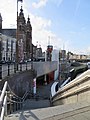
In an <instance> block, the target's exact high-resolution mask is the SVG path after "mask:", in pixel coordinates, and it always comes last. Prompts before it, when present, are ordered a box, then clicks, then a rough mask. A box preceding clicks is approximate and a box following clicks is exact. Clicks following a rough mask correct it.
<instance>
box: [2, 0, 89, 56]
mask: <svg viewBox="0 0 90 120" xmlns="http://www.w3.org/2000/svg"><path fill="white" fill-rule="evenodd" d="M0 3H1V4H0V13H1V15H2V18H3V28H16V16H17V15H16V13H17V0H0ZM18 5H19V8H18V11H19V12H20V8H21V5H22V6H23V10H24V16H25V18H26V19H27V18H28V15H29V17H30V21H31V25H32V42H33V44H34V45H38V47H39V46H41V47H42V49H43V51H45V50H46V49H47V45H48V44H51V45H53V47H54V49H58V50H60V49H66V50H67V51H71V52H73V53H76V54H90V0H23V3H21V2H18Z"/></svg>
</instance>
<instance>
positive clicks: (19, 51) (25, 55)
mask: <svg viewBox="0 0 90 120" xmlns="http://www.w3.org/2000/svg"><path fill="white" fill-rule="evenodd" d="M0 33H1V35H0V37H1V43H2V44H1V45H3V46H4V48H5V47H6V46H7V45H8V47H7V49H6V48H5V51H4V52H3V51H2V50H1V52H2V53H3V54H2V55H3V56H2V58H4V56H5V60H6V59H7V56H8V55H9V54H11V56H10V55H9V56H10V57H9V59H10V60H12V59H13V55H12V54H13V52H12V50H13V49H14V50H15V53H14V54H15V55H16V56H15V57H16V58H17V59H16V60H18V62H20V61H21V60H28V59H30V58H31V57H32V54H33V49H32V46H33V44H32V26H31V23H30V18H29V16H28V20H27V22H26V20H25V17H24V13H23V9H22V7H21V9H20V13H19V16H18V19H17V29H2V16H1V14H0ZM16 39H17V40H16ZM3 46H2V48H3ZM10 46H12V47H13V48H12V47H11V48H10ZM8 49H9V50H8ZM7 51H8V52H7Z"/></svg>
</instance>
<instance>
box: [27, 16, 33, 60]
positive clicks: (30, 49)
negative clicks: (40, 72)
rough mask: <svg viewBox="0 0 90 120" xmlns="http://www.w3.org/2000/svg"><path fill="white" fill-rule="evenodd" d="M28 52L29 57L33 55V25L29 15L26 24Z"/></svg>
mask: <svg viewBox="0 0 90 120" xmlns="http://www.w3.org/2000/svg"><path fill="white" fill-rule="evenodd" d="M26 53H27V59H29V58H31V57H32V26H31V23H30V18H29V16H28V20H27V25H26Z"/></svg>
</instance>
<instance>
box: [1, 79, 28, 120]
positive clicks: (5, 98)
mask: <svg viewBox="0 0 90 120" xmlns="http://www.w3.org/2000/svg"><path fill="white" fill-rule="evenodd" d="M7 88H8V89H9V91H6V90H7ZM29 94H30V91H26V92H25V94H24V95H23V97H19V96H17V95H16V94H15V93H13V91H12V90H11V88H10V86H9V84H8V83H7V81H6V82H5V84H4V87H3V89H2V91H1V95H0V112H1V115H0V120H4V116H7V114H8V111H9V113H10V114H11V113H12V112H14V111H17V110H19V109H22V104H23V102H24V101H25V99H26V98H27V96H28V95H29ZM8 106H9V108H8Z"/></svg>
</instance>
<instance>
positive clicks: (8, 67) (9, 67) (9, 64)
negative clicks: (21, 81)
mask: <svg viewBox="0 0 90 120" xmlns="http://www.w3.org/2000/svg"><path fill="white" fill-rule="evenodd" d="M8 76H10V64H9V63H8Z"/></svg>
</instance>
